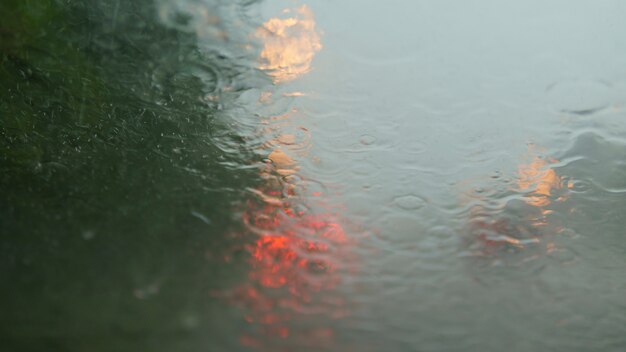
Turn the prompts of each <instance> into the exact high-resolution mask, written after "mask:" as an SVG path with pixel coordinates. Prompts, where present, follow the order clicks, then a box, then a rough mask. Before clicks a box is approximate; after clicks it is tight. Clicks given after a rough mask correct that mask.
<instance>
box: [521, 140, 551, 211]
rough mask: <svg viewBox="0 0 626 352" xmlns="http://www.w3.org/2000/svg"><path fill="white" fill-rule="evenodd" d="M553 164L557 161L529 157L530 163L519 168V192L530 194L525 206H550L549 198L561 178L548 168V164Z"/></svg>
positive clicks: (533, 156) (534, 156)
mask: <svg viewBox="0 0 626 352" xmlns="http://www.w3.org/2000/svg"><path fill="white" fill-rule="evenodd" d="M531 153H533V151H532V150H531ZM533 154H534V153H533ZM555 162H557V160H554V159H550V160H545V159H543V158H540V157H538V156H536V155H531V161H530V163H528V164H522V165H520V166H519V169H518V174H519V179H518V181H517V185H518V187H519V189H520V190H521V191H523V192H528V193H529V194H531V195H530V196H528V197H526V198H525V200H524V201H525V202H526V203H527V204H530V205H532V206H535V207H545V206H547V205H549V204H550V196H551V195H552V193H553V191H554V190H555V189H557V188H559V187H560V184H561V178H560V177H559V176H558V175H557V174H556V172H555V171H554V169H552V168H551V167H550V164H552V163H555Z"/></svg>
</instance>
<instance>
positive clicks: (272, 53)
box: [256, 5, 322, 83]
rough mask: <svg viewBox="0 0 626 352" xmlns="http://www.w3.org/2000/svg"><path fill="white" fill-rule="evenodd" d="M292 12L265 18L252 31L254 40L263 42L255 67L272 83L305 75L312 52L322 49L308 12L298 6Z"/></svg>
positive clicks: (311, 17) (311, 13)
mask: <svg viewBox="0 0 626 352" xmlns="http://www.w3.org/2000/svg"><path fill="white" fill-rule="evenodd" d="M287 12H289V11H287ZM293 12H294V16H293V17H288V18H277V17H275V18H271V19H269V20H268V21H267V22H265V23H264V24H263V26H262V27H260V28H259V29H257V31H256V37H257V38H259V39H261V40H262V41H263V50H262V51H261V54H260V56H259V66H258V67H259V69H261V70H263V71H266V72H267V73H268V74H269V75H270V76H272V78H273V80H274V82H275V83H281V82H285V81H290V80H293V79H295V78H297V77H300V76H301V75H303V74H305V73H307V72H308V71H309V70H310V69H311V62H312V61H313V57H314V56H315V53H317V52H318V51H320V50H321V49H322V44H321V41H320V37H319V35H318V33H317V31H316V30H315V19H314V15H313V12H312V11H311V9H310V8H309V7H308V6H306V5H302V6H301V7H299V8H298V9H296V10H294V11H293Z"/></svg>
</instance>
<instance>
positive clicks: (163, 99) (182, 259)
mask: <svg viewBox="0 0 626 352" xmlns="http://www.w3.org/2000/svg"><path fill="white" fill-rule="evenodd" d="M155 7H156V5H155V3H154V2H153V1H144V0H139V1H112V0H110V1H109V0H107V1H72V0H5V1H2V2H0V272H2V284H1V285H2V286H1V289H0V310H1V311H2V318H0V322H1V323H0V324H1V325H0V340H2V341H3V342H2V344H3V345H4V346H5V348H8V349H4V348H3V349H2V350H3V351H30V350H33V351H38V350H41V351H106V350H115V351H124V350H134V351H137V350H142V351H149V350H162V349H163V350H171V349H167V348H171V347H172V345H175V344H176V343H178V342H179V341H188V340H189V338H188V336H187V334H192V332H191V331H192V330H193V331H195V330H194V329H198V327H202V326H203V324H209V323H208V322H204V321H203V318H202V316H203V315H198V314H200V313H202V312H204V313H206V314H204V316H208V315H209V314H208V313H207V312H208V311H209V310H212V309H214V308H213V307H212V306H211V305H210V303H207V301H208V299H207V297H208V292H209V291H210V290H211V289H212V288H214V287H215V286H216V285H217V283H218V282H223V281H224V280H226V279H225V278H227V277H228V276H229V275H230V273H225V272H222V269H220V267H219V266H216V265H210V264H209V263H208V262H207V260H206V254H207V251H217V252H219V250H220V248H224V249H226V248H230V246H231V243H230V242H229V241H231V240H229V239H228V236H226V233H227V231H229V230H228V229H232V227H233V226H234V221H233V217H234V215H236V214H234V213H233V209H235V205H236V204H238V203H241V202H242V201H243V198H244V197H245V194H244V190H245V188H246V187H251V186H253V183H255V182H256V174H255V172H254V171H253V170H252V169H251V168H249V167H245V165H249V164H250V163H251V161H252V158H253V157H252V154H251V153H250V152H248V151H246V150H245V148H244V146H243V142H242V141H241V138H240V137H239V136H237V134H236V133H235V132H234V131H232V130H230V129H229V126H227V124H225V123H224V122H221V121H220V120H219V119H218V118H216V109H217V104H218V103H219V102H210V101H207V100H206V99H203V97H205V96H206V94H208V93H210V92H212V91H214V90H216V89H219V87H218V86H217V75H218V74H220V75H225V76H228V75H233V74H235V73H236V72H235V71H236V70H233V69H232V67H229V62H228V60H226V59H224V58H220V57H219V55H217V56H216V55H210V54H207V53H206V52H203V51H201V50H199V49H198V47H197V45H196V43H195V38H194V36H193V34H189V33H181V32H178V31H175V30H173V29H170V28H166V27H165V26H164V25H162V24H161V23H159V21H158V20H157V18H158V17H157V15H156V12H157V9H156V8H155ZM190 68H193V69H190ZM198 72H201V73H202V75H201V76H200V75H198ZM207 77H209V79H208V80H207ZM211 79H212V81H211ZM211 84H213V86H211ZM192 328H193V329H192ZM190 329H191V330H190ZM198 336H205V335H203V334H200V335H198ZM198 338H200V339H202V338H205V337H198ZM166 346H169V347H166Z"/></svg>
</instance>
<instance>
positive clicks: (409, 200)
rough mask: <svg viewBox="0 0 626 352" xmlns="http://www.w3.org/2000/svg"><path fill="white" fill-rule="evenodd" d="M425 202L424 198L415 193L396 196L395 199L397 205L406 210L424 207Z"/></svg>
mask: <svg viewBox="0 0 626 352" xmlns="http://www.w3.org/2000/svg"><path fill="white" fill-rule="evenodd" d="M425 203H426V202H425V200H424V199H423V198H421V197H419V196H416V195H414V194H408V195H404V196H400V197H396V198H394V200H393V204H394V205H395V206H397V207H398V208H401V209H404V210H417V209H420V208H421V207H423V206H424V204H425Z"/></svg>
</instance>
